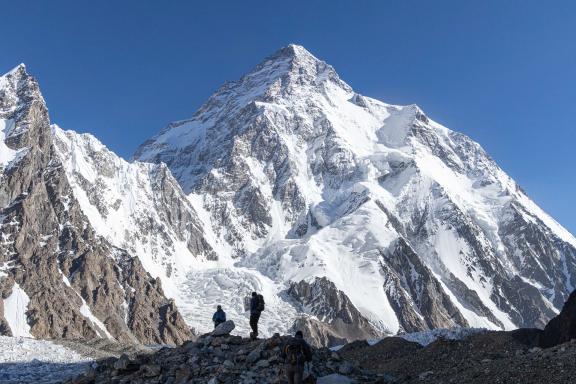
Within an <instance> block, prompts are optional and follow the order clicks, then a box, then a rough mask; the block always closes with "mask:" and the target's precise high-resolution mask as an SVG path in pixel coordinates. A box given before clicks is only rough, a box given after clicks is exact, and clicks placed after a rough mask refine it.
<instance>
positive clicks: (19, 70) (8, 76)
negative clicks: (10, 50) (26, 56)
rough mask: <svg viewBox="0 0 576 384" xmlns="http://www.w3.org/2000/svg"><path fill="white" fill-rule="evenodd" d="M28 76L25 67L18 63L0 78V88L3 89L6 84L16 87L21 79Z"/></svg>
mask: <svg viewBox="0 0 576 384" xmlns="http://www.w3.org/2000/svg"><path fill="white" fill-rule="evenodd" d="M29 76H30V75H29V74H28V72H26V65H25V64H24V63H20V64H18V65H17V66H15V67H14V68H12V69H11V70H9V71H8V72H6V73H5V74H4V75H2V76H0V87H2V88H3V87H5V86H6V85H7V83H12V84H14V85H16V84H17V83H18V82H19V81H20V80H21V79H23V78H26V77H29Z"/></svg>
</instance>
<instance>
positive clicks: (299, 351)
mask: <svg viewBox="0 0 576 384" xmlns="http://www.w3.org/2000/svg"><path fill="white" fill-rule="evenodd" d="M284 354H285V355H286V362H287V363H288V364H290V365H303V364H304V362H305V361H306V356H305V355H304V347H303V346H302V344H301V343H298V342H296V341H292V342H290V343H288V344H286V346H285V347H284Z"/></svg>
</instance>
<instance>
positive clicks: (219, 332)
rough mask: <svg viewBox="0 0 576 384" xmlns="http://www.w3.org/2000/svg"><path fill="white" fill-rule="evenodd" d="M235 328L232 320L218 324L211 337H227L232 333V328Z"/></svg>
mask: <svg viewBox="0 0 576 384" xmlns="http://www.w3.org/2000/svg"><path fill="white" fill-rule="evenodd" d="M235 327H236V325H235V324H234V322H233V321H232V320H228V321H225V322H223V323H222V324H219V325H218V326H217V327H216V328H215V329H214V330H213V331H212V333H211V334H212V336H226V335H229V334H230V332H232V331H233V330H234V328H235Z"/></svg>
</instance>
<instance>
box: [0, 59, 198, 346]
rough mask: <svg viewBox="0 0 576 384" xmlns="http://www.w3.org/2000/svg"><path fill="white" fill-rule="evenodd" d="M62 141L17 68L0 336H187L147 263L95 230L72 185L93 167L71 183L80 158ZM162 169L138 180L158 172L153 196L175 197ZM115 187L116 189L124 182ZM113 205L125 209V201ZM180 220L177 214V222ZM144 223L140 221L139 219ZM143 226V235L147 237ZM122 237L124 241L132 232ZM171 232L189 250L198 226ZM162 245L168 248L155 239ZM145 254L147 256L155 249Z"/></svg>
mask: <svg viewBox="0 0 576 384" xmlns="http://www.w3.org/2000/svg"><path fill="white" fill-rule="evenodd" d="M65 137H66V135H65V134H64V133H63V132H62V131H60V130H59V129H57V128H55V129H54V130H52V129H51V127H50V121H49V117H48V110H47V108H46V104H45V102H44V99H43V97H42V95H41V93H40V89H39V87H38V83H37V82H36V80H35V79H34V78H32V77H31V76H30V75H29V74H28V73H27V72H26V69H25V67H24V66H23V65H20V66H18V67H16V68H15V69H13V70H12V71H10V72H9V73H7V74H6V75H4V76H1V77H0V334H3V335H10V336H26V337H38V338H72V339H91V338H95V337H100V338H109V339H116V340H119V341H123V342H141V343H181V342H182V341H184V340H187V339H189V338H190V337H191V336H192V335H191V332H190V329H189V327H188V326H187V325H186V324H185V323H184V321H183V319H182V317H181V316H180V314H179V312H178V310H177V308H176V306H175V304H174V302H173V301H172V300H169V299H167V298H166V297H165V296H164V293H163V290H162V286H161V282H160V280H158V279H155V278H153V277H152V276H151V275H150V274H149V273H148V272H147V271H146V270H145V269H144V267H143V266H142V265H143V261H144V262H145V261H147V260H146V259H144V258H143V261H141V260H140V259H139V258H137V257H134V255H135V254H134V253H130V252H131V251H134V250H133V249H128V248H129V247H123V248H122V249H121V248H119V247H117V246H115V245H114V244H112V243H111V242H110V241H108V240H107V239H106V238H104V237H103V235H104V234H102V233H99V232H103V228H102V227H96V226H94V225H92V223H99V222H98V219H99V217H98V216H96V215H95V213H94V212H92V211H89V210H88V209H87V208H88V206H87V204H84V201H83V199H84V200H88V201H92V200H90V199H93V198H95V197H94V195H89V194H88V196H87V195H82V193H81V190H80V189H79V187H77V183H79V181H78V180H83V181H85V183H84V184H83V185H86V184H87V183H89V182H90V181H92V180H93V178H94V177H95V176H94V174H93V173H90V172H92V171H94V170H93V169H91V168H85V169H82V170H83V171H85V172H84V173H82V174H78V175H75V176H77V177H71V175H72V174H73V172H74V171H75V170H77V169H78V168H74V165H77V164H78V162H80V161H81V160H82V158H81V155H82V153H81V152H79V151H76V152H75V153H74V154H72V155H71V157H72V159H71V160H70V161H66V162H65V161H64V160H68V159H66V158H65V157H64V153H66V152H65V150H66V144H68V145H69V146H70V147H73V144H72V136H70V141H68V142H67V141H65V140H64V138H65ZM56 144H58V146H59V149H58V150H57V149H56ZM93 160H94V161H96V162H97V163H98V164H99V167H98V169H106V170H108V171H109V172H113V170H114V168H113V167H114V166H118V164H114V163H108V160H109V159H108V158H106V157H105V156H101V157H96V156H95V157H94V158H93ZM99 160H100V161H99ZM162 168H163V167H162V166H148V167H142V169H143V171H142V173H145V171H149V172H150V173H151V174H154V175H156V177H155V179H154V180H155V181H154V183H155V187H156V188H157V190H160V191H161V192H166V193H165V194H164V195H162V194H161V193H158V194H157V195H155V198H156V199H163V198H169V197H170V194H171V193H177V192H173V191H180V189H179V187H177V186H176V187H173V188H172V189H170V188H171V187H170V183H171V181H172V179H171V178H170V177H169V176H167V177H165V178H163V172H162ZM123 169H126V168H123ZM132 169H138V165H134V167H133V168H132ZM81 176H84V177H85V179H81ZM135 179H137V180H138V178H137V177H136V176H135ZM143 183H144V181H143ZM174 184H175V183H174ZM115 187H116V188H117V190H120V191H122V189H121V187H122V185H120V184H118V185H115ZM137 188H140V189H137ZM115 191H116V190H115ZM132 191H133V192H132V193H133V194H134V195H136V196H140V195H145V194H146V193H148V192H149V191H150V187H149V188H147V189H146V188H144V187H140V186H139V185H137V184H136V185H135V186H134V188H133V189H132ZM109 196H110V195H109V194H103V195H101V196H98V197H96V202H101V201H103V202H105V203H106V204H108V203H109V202H110V201H109V200H105V199H106V198H108V197H109ZM114 204H116V202H114ZM118 206H119V208H124V207H125V206H124V205H123V204H122V202H120V203H118ZM100 208H101V210H100V211H97V212H99V213H100V214H101V216H104V213H103V212H104V211H103V210H104V209H105V207H104V206H101V207H100ZM183 210H184V209H183ZM123 212H124V211H123ZM172 213H174V214H175V215H180V213H181V212H180V211H179V207H178V206H172V208H171V210H169V211H168V212H166V213H165V214H166V216H165V217H163V218H162V219H164V220H173V222H174V226H173V227H174V228H176V227H178V225H180V222H179V221H178V220H177V219H176V218H173V217H172V216H170V214H172ZM123 216H126V217H124V218H123V220H122V221H120V223H127V222H129V220H130V217H128V216H127V215H125V214H123ZM185 217H186V216H185V213H182V214H181V215H180V216H178V219H182V218H184V219H185ZM141 218H142V220H145V219H146V217H145V213H143V214H142V217H141ZM100 219H101V217H100ZM110 223H111V222H109V223H108V224H110ZM160 223H161V221H160ZM117 224H119V223H117ZM154 224H156V223H153V224H150V226H152V227H153V225H154ZM146 228H148V227H146V226H145V225H143V226H142V228H140V229H139V230H140V231H141V233H142V234H144V233H143V231H144V230H145V229H146ZM127 232H128V234H127V235H126V236H127V237H128V236H129V234H131V233H133V231H132V230H131V229H128V230H127ZM155 232H157V233H158V236H163V235H164V232H162V231H160V230H156V231H155ZM169 234H170V235H173V234H174V232H169ZM177 235H178V234H176V235H174V236H176V237H175V239H177V240H179V241H181V243H184V244H186V245H187V246H188V248H189V249H194V248H193V247H194V245H195V244H194V241H193V238H194V236H195V232H194V228H192V227H190V228H187V230H186V235H185V236H184V235H182V236H181V237H180V238H179V237H177ZM166 236H168V235H166ZM149 239H150V240H151V241H154V240H155V239H154V238H152V237H150V238H149ZM179 244H180V243H178V245H179ZM158 246H164V243H162V242H160V241H158ZM172 246H176V245H175V244H172ZM150 249H151V251H150V255H153V253H152V251H153V250H154V247H150ZM136 251H139V249H136ZM150 257H152V256H150ZM145 267H148V265H146V266H145Z"/></svg>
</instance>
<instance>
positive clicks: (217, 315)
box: [212, 305, 226, 328]
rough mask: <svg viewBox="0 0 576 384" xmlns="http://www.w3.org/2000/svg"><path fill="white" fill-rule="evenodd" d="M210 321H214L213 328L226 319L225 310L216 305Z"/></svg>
mask: <svg viewBox="0 0 576 384" xmlns="http://www.w3.org/2000/svg"><path fill="white" fill-rule="evenodd" d="M212 321H213V322H214V328H216V327H217V326H218V325H220V324H222V323H224V322H225V321H226V312H224V311H223V310H222V306H221V305H219V306H217V307H216V312H214V315H213V316H212Z"/></svg>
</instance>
